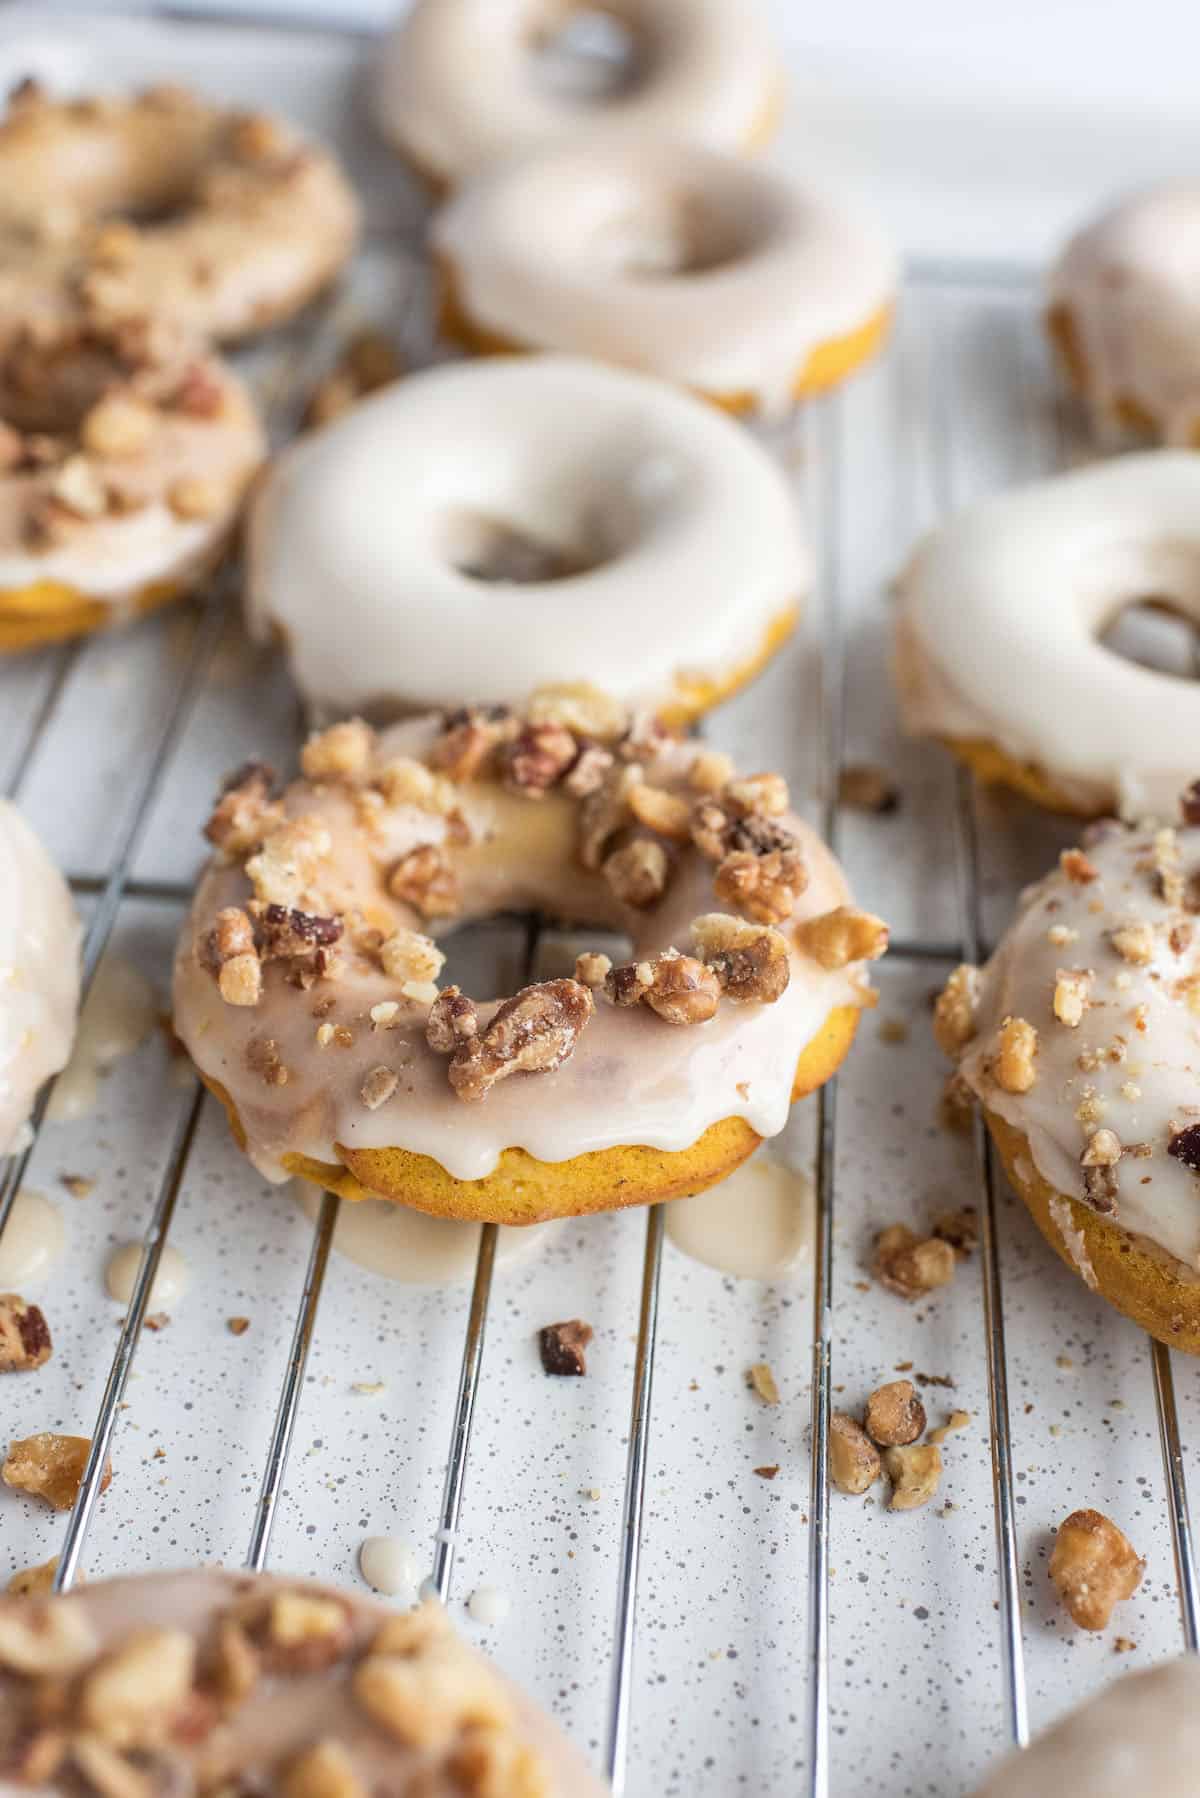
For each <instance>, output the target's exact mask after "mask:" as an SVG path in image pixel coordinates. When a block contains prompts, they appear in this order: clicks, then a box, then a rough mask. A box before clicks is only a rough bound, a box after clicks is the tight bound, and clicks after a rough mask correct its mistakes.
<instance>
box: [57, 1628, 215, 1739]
mask: <svg viewBox="0 0 1200 1798" xmlns="http://www.w3.org/2000/svg"><path fill="white" fill-rule="evenodd" d="M195 1671H196V1645H195V1643H194V1641H193V1640H192V1638H191V1636H190V1635H188V1634H186V1633H185V1631H183V1630H177V1629H144V1630H138V1631H136V1632H135V1633H134V1634H133V1635H131V1636H128V1637H126V1639H125V1640H124V1641H123V1642H122V1643H121V1644H120V1646H119V1647H118V1648H116V1649H114V1650H113V1651H112V1653H111V1654H106V1655H105V1656H104V1658H103V1659H102V1660H100V1661H99V1662H97V1664H96V1665H95V1666H94V1667H93V1668H92V1669H91V1671H90V1672H89V1673H88V1674H87V1677H86V1678H85V1679H84V1681H83V1684H82V1686H81V1687H80V1691H79V1716H80V1721H81V1722H82V1724H83V1726H84V1728H85V1729H89V1730H93V1731H94V1732H95V1733H96V1735H98V1736H99V1737H100V1738H101V1740H102V1741H104V1742H107V1743H108V1744H109V1745H110V1746H111V1747H113V1748H150V1747H153V1746H155V1744H157V1743H158V1742H159V1741H161V1740H162V1739H163V1738H164V1737H165V1735H166V1734H167V1731H168V1730H169V1728H170V1726H171V1723H172V1722H173V1720H174V1718H175V1716H176V1714H177V1713H178V1712H179V1711H180V1710H181V1709H182V1707H183V1705H184V1703H185V1702H186V1700H187V1698H188V1697H189V1695H190V1693H191V1690H192V1682H193V1680H194V1678H195Z"/></svg>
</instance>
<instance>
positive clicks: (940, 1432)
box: [926, 1411, 971, 1444]
mask: <svg viewBox="0 0 1200 1798" xmlns="http://www.w3.org/2000/svg"><path fill="white" fill-rule="evenodd" d="M970 1421H971V1413H970V1412H969V1411H951V1413H950V1415H949V1417H948V1418H947V1419H946V1421H945V1423H940V1424H939V1425H938V1427H937V1429H936V1430H930V1432H929V1435H928V1436H927V1437H926V1441H927V1442H932V1443H934V1444H938V1443H942V1442H944V1441H945V1440H946V1438H947V1436H949V1435H951V1434H952V1433H953V1432H954V1431H955V1430H965V1429H966V1428H967V1426H968V1424H969V1423H970Z"/></svg>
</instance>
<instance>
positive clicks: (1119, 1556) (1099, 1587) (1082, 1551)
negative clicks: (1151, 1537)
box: [1049, 1510, 1146, 1630]
mask: <svg viewBox="0 0 1200 1798" xmlns="http://www.w3.org/2000/svg"><path fill="white" fill-rule="evenodd" d="M1145 1571H1146V1563H1145V1562H1144V1561H1143V1560H1142V1559H1141V1558H1140V1557H1139V1555H1138V1553H1137V1551H1136V1549H1134V1547H1133V1546H1132V1544H1131V1543H1130V1542H1129V1540H1128V1538H1127V1537H1126V1536H1125V1535H1124V1534H1123V1533H1122V1531H1121V1530H1119V1529H1118V1528H1117V1526H1116V1524H1115V1523H1113V1522H1112V1520H1111V1519H1110V1518H1108V1517H1105V1516H1104V1514H1103V1512H1101V1511H1092V1510H1084V1511H1072V1512H1071V1515H1070V1516H1069V1517H1066V1518H1064V1520H1063V1521H1062V1523H1060V1524H1059V1526H1058V1535H1057V1536H1056V1537H1055V1541H1054V1550H1053V1553H1052V1554H1051V1556H1050V1568H1049V1572H1050V1578H1051V1580H1052V1581H1053V1582H1054V1585H1055V1587H1056V1588H1057V1591H1058V1595H1059V1597H1060V1598H1061V1599H1062V1601H1063V1604H1064V1605H1065V1606H1066V1608H1067V1610H1068V1611H1069V1613H1070V1615H1071V1617H1072V1619H1073V1620H1074V1621H1075V1622H1076V1623H1077V1624H1078V1625H1079V1627H1080V1629H1088V1630H1100V1629H1105V1628H1107V1625H1108V1621H1109V1618H1110V1617H1111V1616H1112V1613H1113V1609H1114V1607H1115V1606H1116V1605H1117V1604H1119V1603H1120V1601H1121V1600H1122V1599H1124V1598H1130V1597H1132V1595H1133V1594H1134V1593H1135V1592H1136V1591H1137V1589H1138V1587H1139V1586H1140V1585H1141V1583H1142V1575H1143V1574H1144V1572H1145Z"/></svg>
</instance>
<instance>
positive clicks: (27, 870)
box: [0, 799, 80, 1157]
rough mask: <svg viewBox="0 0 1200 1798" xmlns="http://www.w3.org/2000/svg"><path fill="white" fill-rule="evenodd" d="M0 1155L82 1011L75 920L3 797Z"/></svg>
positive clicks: (62, 1056)
mask: <svg viewBox="0 0 1200 1798" xmlns="http://www.w3.org/2000/svg"><path fill="white" fill-rule="evenodd" d="M0 868H2V869H3V870H4V878H3V879H2V880H0V1157H2V1156H4V1155H7V1154H9V1153H10V1152H11V1151H12V1150H13V1149H15V1148H16V1147H17V1146H18V1144H19V1140H20V1135H21V1129H22V1126H23V1125H24V1123H25V1121H26V1119H27V1118H28V1116H29V1113H30V1111H31V1110H32V1109H33V1102H34V1099H35V1098H36V1097H37V1093H38V1088H39V1087H40V1086H41V1085H42V1082H43V1081H44V1080H47V1079H48V1078H49V1077H50V1075H51V1074H57V1073H58V1071H59V1069H60V1068H62V1067H65V1066H66V1062H67V1057H68V1056H69V1055H70V1053H71V1044H72V1042H73V1041H74V1038H75V1019H76V1015H77V1013H78V1010H79V936H80V933H79V919H78V917H77V916H76V912H75V906H74V904H73V903H72V900H71V895H70V893H69V892H68V890H67V884H66V882H65V880H64V879H63V877H62V875H61V874H60V873H59V871H58V869H57V868H56V867H55V866H54V863H53V862H52V861H51V860H50V857H49V856H48V855H47V854H46V851H45V850H44V849H43V848H42V845H41V843H40V842H39V841H38V839H37V837H36V836H35V835H34V834H33V831H32V830H31V829H30V828H29V826H28V824H26V822H25V820H24V818H22V816H21V814H20V812H19V811H18V810H17V809H16V807H15V806H14V805H11V804H10V803H9V801H8V800H7V799H0Z"/></svg>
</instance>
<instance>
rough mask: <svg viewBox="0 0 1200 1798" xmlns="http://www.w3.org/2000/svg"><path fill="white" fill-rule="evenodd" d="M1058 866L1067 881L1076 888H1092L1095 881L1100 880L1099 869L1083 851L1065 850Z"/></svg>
mask: <svg viewBox="0 0 1200 1798" xmlns="http://www.w3.org/2000/svg"><path fill="white" fill-rule="evenodd" d="M1058 865H1059V867H1060V868H1061V869H1062V871H1063V873H1064V874H1065V875H1066V877H1067V879H1068V880H1070V881H1073V882H1074V883H1075V885H1076V886H1090V885H1091V883H1092V881H1093V880H1098V879H1099V878H1100V870H1099V868H1097V866H1096V864H1095V862H1093V861H1091V860H1089V858H1088V857H1087V856H1086V855H1085V854H1084V853H1083V850H1082V849H1064V850H1063V852H1062V854H1061V855H1060V856H1059V858H1058Z"/></svg>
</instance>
